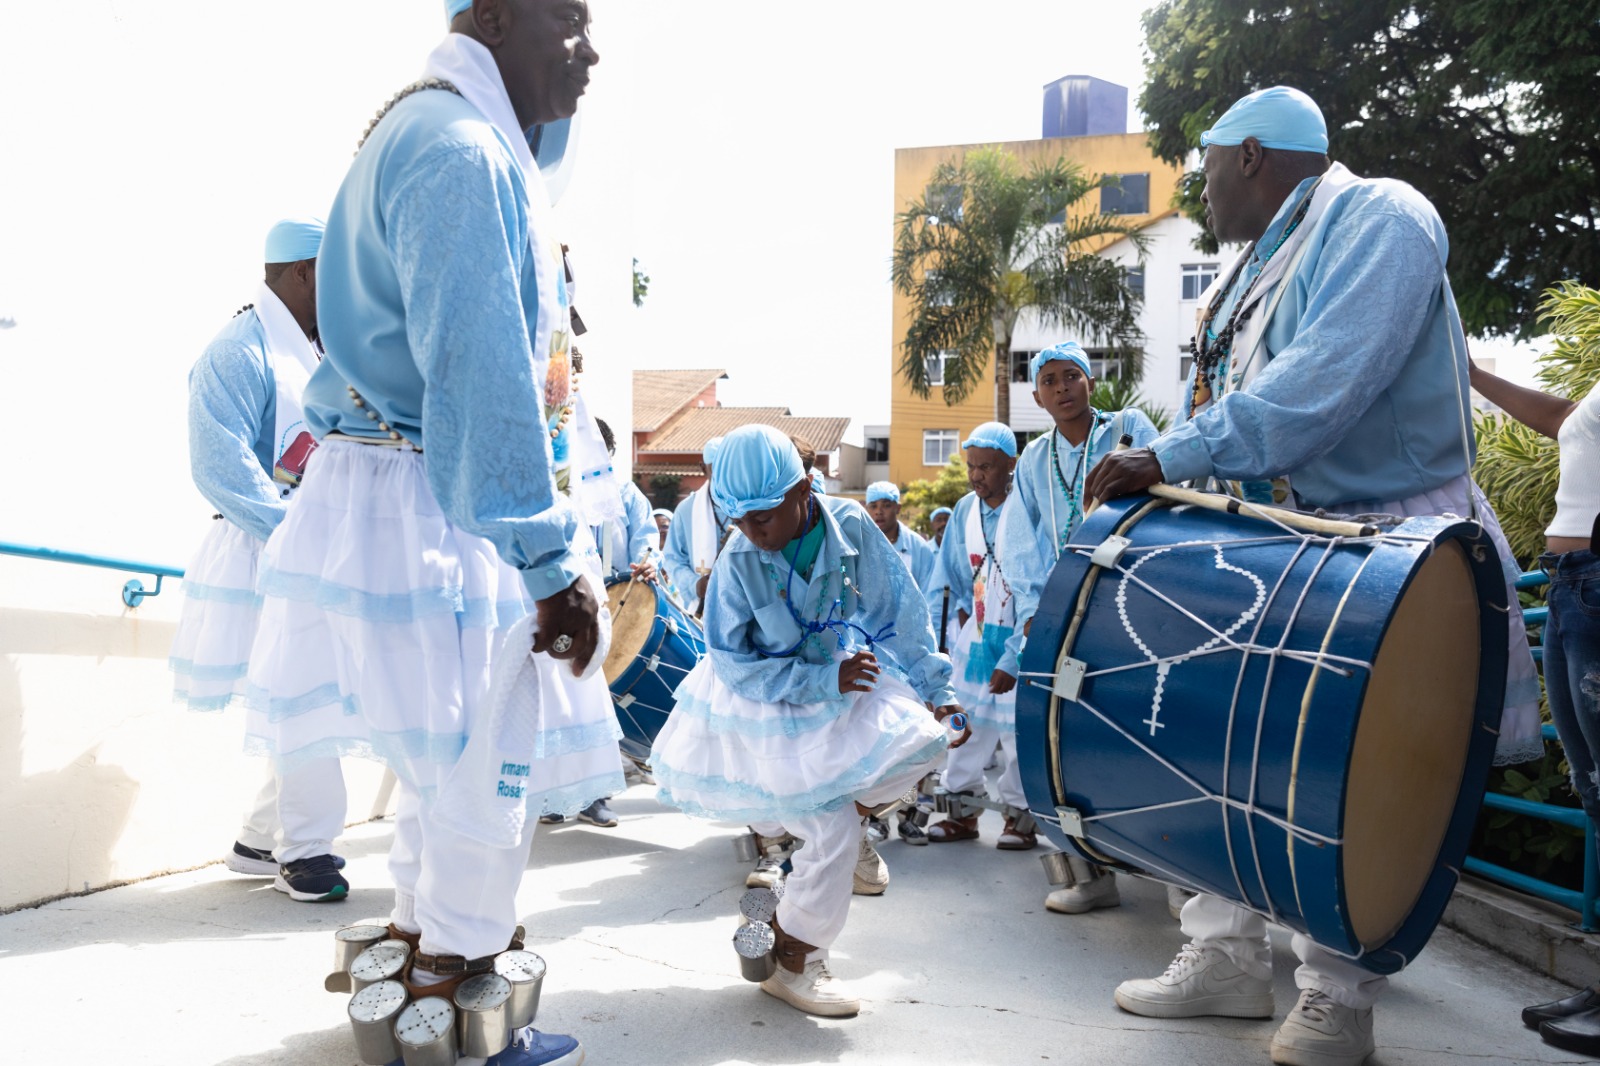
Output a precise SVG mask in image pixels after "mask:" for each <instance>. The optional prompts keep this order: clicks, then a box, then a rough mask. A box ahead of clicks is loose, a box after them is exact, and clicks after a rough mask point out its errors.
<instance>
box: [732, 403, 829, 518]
mask: <svg viewBox="0 0 1600 1066" xmlns="http://www.w3.org/2000/svg"><path fill="white" fill-rule="evenodd" d="M805 476H806V470H805V467H804V466H803V465H802V464H801V462H800V453H799V452H798V451H796V450H795V447H794V442H793V441H791V440H790V439H789V438H788V437H786V436H784V435H783V434H782V433H779V432H778V431H777V430H776V429H774V428H772V427H771V426H763V425H752V426H740V427H739V428H738V429H736V430H734V431H733V432H732V433H729V434H728V435H727V436H726V437H723V438H722V448H721V450H720V452H719V453H718V455H717V460H716V469H715V470H714V471H712V474H711V498H712V499H713V500H714V501H716V504H717V506H718V507H720V508H722V513H723V514H725V515H727V516H728V517H729V518H743V517H744V516H745V515H747V514H749V513H750V512H752V511H770V510H772V509H773V508H774V507H776V506H778V504H780V503H782V502H783V494H784V493H786V492H788V491H789V490H790V489H792V488H794V486H795V484H796V483H797V482H800V481H804V480H805Z"/></svg>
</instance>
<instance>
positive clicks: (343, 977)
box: [322, 925, 389, 992]
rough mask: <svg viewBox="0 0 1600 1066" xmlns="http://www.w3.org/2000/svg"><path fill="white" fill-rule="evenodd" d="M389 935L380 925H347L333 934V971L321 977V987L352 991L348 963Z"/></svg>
mask: <svg viewBox="0 0 1600 1066" xmlns="http://www.w3.org/2000/svg"><path fill="white" fill-rule="evenodd" d="M388 936H389V930H388V929H387V928H386V927H384V926H381V925H348V926H345V927H344V928H343V929H339V930H336V931H335V932H334V934H333V972H332V973H330V974H329V975H328V976H327V977H326V978H324V979H323V982H322V987H323V988H326V989H327V990H328V991H329V992H349V991H352V986H351V984H350V964H351V963H353V962H355V961H356V956H357V955H360V954H361V953H362V952H363V951H365V950H367V949H368V948H370V947H371V946H372V945H374V944H376V943H378V941H380V940H385V939H387V938H388Z"/></svg>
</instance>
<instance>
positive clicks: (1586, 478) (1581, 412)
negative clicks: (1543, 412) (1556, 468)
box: [1544, 381, 1600, 539]
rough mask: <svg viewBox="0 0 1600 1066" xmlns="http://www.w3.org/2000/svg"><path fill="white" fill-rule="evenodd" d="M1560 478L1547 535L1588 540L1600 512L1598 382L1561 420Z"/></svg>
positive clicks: (1545, 533)
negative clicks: (1596, 516) (1554, 512)
mask: <svg viewBox="0 0 1600 1066" xmlns="http://www.w3.org/2000/svg"><path fill="white" fill-rule="evenodd" d="M1556 441H1557V442H1558V443H1559V444H1560V445H1561V481H1560V483H1559V484H1558V485H1557V486H1556V516H1555V518H1554V519H1552V520H1551V522H1550V527H1549V528H1548V529H1546V530H1545V531H1544V535H1545V536H1547V537H1581V538H1584V539H1587V538H1588V536H1589V533H1590V531H1591V530H1593V528H1594V518H1595V515H1596V514H1600V381H1597V382H1595V384H1594V387H1593V388H1592V389H1590V390H1589V395H1587V396H1585V397H1584V398H1583V399H1582V400H1580V401H1578V406H1577V408H1576V409H1575V410H1574V411H1573V412H1572V413H1571V414H1570V415H1568V416H1567V420H1566V421H1565V422H1563V423H1561V430H1560V432H1559V433H1557V434H1556Z"/></svg>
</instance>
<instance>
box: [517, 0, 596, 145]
mask: <svg viewBox="0 0 1600 1066" xmlns="http://www.w3.org/2000/svg"><path fill="white" fill-rule="evenodd" d="M506 6H507V8H508V10H509V14H510V16H511V17H510V19H509V20H508V25H507V28H506V35H505V40H504V42H503V45H502V47H503V49H504V50H505V58H504V59H502V60H500V62H499V66H500V75H501V77H502V78H503V79H504V80H505V83H506V94H507V95H508V96H510V97H511V104H512V107H513V108H515V109H516V112H517V119H518V121H520V122H525V123H527V124H528V125H535V124H540V125H542V124H544V123H547V122H555V121H557V120H558V119H563V118H571V117H572V115H573V114H574V113H575V112H576V111H577V110H578V98H579V97H580V96H582V95H583V93H584V90H585V89H586V88H587V87H588V85H589V68H590V67H592V66H594V65H595V64H596V63H598V62H600V53H599V52H597V51H595V47H594V44H593V42H592V41H591V40H590V39H589V5H588V3H586V2H585V0H507V4H506Z"/></svg>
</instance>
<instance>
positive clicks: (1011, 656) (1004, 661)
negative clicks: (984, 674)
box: [994, 633, 1027, 677]
mask: <svg viewBox="0 0 1600 1066" xmlns="http://www.w3.org/2000/svg"><path fill="white" fill-rule="evenodd" d="M1013 636H1014V637H1022V634H1020V633H1016V634H1013ZM1022 639H1024V640H1026V639H1027V638H1026V637H1022ZM1011 644H1012V642H1011V641H1009V640H1008V641H1006V650H1005V651H1004V652H1003V653H1002V654H1001V656H1000V659H999V661H997V662H996V663H995V664H994V668H995V669H996V670H1004V671H1005V672H1006V673H1008V674H1010V675H1011V676H1012V677H1020V676H1022V667H1021V666H1019V665H1017V660H1018V659H1019V657H1020V655H1021V651H1020V649H1018V650H1015V651H1014V650H1012V647H1011Z"/></svg>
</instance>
